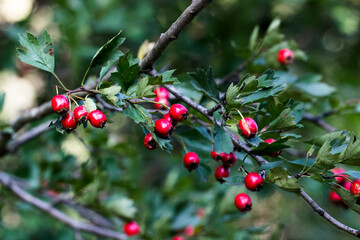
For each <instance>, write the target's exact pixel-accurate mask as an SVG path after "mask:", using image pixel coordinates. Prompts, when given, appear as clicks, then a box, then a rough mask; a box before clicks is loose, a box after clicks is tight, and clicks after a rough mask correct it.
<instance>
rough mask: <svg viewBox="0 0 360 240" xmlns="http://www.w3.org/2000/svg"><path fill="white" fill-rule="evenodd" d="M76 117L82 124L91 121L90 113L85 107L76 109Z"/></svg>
mask: <svg viewBox="0 0 360 240" xmlns="http://www.w3.org/2000/svg"><path fill="white" fill-rule="evenodd" d="M74 117H75V119H76V121H78V122H79V123H80V124H81V123H84V122H85V121H86V120H88V119H89V112H88V110H87V109H86V108H85V107H84V106H78V107H76V108H75V109H74Z"/></svg>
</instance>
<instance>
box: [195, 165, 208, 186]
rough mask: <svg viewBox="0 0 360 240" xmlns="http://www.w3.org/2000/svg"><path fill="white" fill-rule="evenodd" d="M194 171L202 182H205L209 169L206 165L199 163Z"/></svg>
mask: <svg viewBox="0 0 360 240" xmlns="http://www.w3.org/2000/svg"><path fill="white" fill-rule="evenodd" d="M196 172H197V173H198V176H199V178H200V180H201V181H202V182H207V179H208V178H209V175H210V173H211V169H210V167H209V166H208V165H206V164H203V163H200V165H199V166H198V167H197V168H196Z"/></svg>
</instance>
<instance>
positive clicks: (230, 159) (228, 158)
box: [221, 152, 237, 167]
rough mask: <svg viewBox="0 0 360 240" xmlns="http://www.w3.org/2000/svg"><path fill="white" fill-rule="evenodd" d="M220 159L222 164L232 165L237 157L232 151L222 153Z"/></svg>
mask: <svg viewBox="0 0 360 240" xmlns="http://www.w3.org/2000/svg"><path fill="white" fill-rule="evenodd" d="M221 161H222V162H223V164H224V166H227V167H232V166H234V165H235V164H236V162H237V157H236V154H235V153H234V152H231V153H229V154H227V153H224V155H223V157H222V158H221Z"/></svg>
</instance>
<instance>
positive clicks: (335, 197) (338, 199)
mask: <svg viewBox="0 0 360 240" xmlns="http://www.w3.org/2000/svg"><path fill="white" fill-rule="evenodd" d="M329 200H330V202H333V203H335V204H339V203H343V201H342V199H341V197H340V196H339V195H337V193H336V192H334V191H332V190H331V191H330V193H329Z"/></svg>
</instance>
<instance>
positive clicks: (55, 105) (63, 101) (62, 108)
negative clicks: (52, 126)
mask: <svg viewBox="0 0 360 240" xmlns="http://www.w3.org/2000/svg"><path fill="white" fill-rule="evenodd" d="M51 107H52V109H53V110H54V112H56V113H57V114H61V115H64V114H65V113H66V112H67V111H69V101H68V99H67V98H66V97H65V96H63V95H56V96H54V97H53V98H52V99H51Z"/></svg>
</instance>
